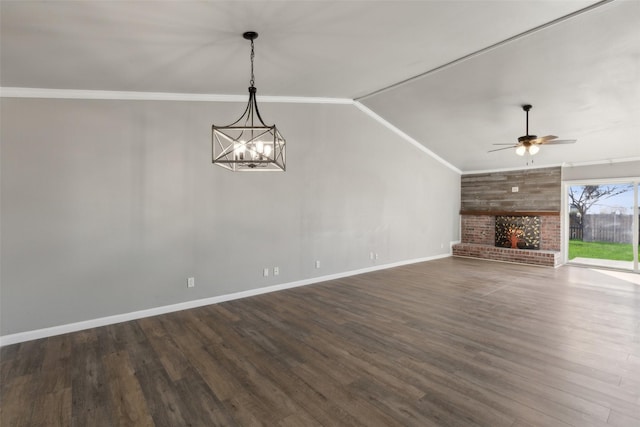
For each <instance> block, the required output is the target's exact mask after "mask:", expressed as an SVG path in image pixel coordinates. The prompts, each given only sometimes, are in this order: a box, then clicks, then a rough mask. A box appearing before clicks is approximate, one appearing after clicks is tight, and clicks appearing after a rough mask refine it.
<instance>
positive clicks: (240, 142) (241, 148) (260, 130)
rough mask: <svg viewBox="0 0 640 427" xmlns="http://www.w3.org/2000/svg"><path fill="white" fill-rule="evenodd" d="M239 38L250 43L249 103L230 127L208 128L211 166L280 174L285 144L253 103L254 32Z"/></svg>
mask: <svg viewBox="0 0 640 427" xmlns="http://www.w3.org/2000/svg"><path fill="white" fill-rule="evenodd" d="M242 36H243V37H244V38H245V39H247V40H250V41H251V80H250V81H249V83H250V85H251V86H250V87H249V102H248V104H247V108H246V109H245V110H244V113H242V116H240V118H239V119H238V120H236V121H235V122H233V123H232V124H230V125H228V126H216V125H212V126H211V145H212V151H213V163H214V164H217V165H219V166H222V167H223V168H226V169H229V170H232V171H284V170H285V144H286V142H285V140H284V138H283V137H282V135H280V132H279V131H278V129H277V128H276V125H272V126H268V125H266V124H265V123H264V121H263V120H262V117H260V112H259V111H258V103H257V101H256V88H255V86H254V84H255V77H254V75H253V58H254V48H253V41H254V40H255V39H256V38H258V33H256V32H254V31H247V32H246V33H244V34H243V35H242Z"/></svg>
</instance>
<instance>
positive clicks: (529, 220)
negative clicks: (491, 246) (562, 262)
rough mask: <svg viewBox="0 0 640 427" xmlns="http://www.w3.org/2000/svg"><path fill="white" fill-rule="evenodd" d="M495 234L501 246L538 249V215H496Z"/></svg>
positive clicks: (497, 242) (498, 244) (496, 242)
mask: <svg viewBox="0 0 640 427" xmlns="http://www.w3.org/2000/svg"><path fill="white" fill-rule="evenodd" d="M495 236H496V238H495V245H496V246H498V247H501V248H514V249H540V217H539V216H530V215H496V229H495Z"/></svg>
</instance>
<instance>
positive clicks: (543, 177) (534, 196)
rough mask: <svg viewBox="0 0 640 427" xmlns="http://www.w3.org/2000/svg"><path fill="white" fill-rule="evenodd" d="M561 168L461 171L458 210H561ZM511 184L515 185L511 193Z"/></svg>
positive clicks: (556, 211) (476, 211) (462, 211)
mask: <svg viewBox="0 0 640 427" xmlns="http://www.w3.org/2000/svg"><path fill="white" fill-rule="evenodd" d="M561 179H562V176H561V168H560V167H552V168H543V169H527V170H518V171H506V172H489V173H479V174H470V175H462V178H461V186H462V187H461V199H462V200H461V205H460V206H461V213H463V214H464V213H465V212H468V211H475V212H474V213H478V212H489V211H504V212H510V213H514V212H522V211H534V212H535V211H552V212H555V213H559V212H560V206H561V191H562V182H561ZM512 187H518V192H517V193H513V192H512V191H511V188H512Z"/></svg>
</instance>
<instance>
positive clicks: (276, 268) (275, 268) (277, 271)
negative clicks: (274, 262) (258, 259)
mask: <svg viewBox="0 0 640 427" xmlns="http://www.w3.org/2000/svg"><path fill="white" fill-rule="evenodd" d="M279 274H280V267H273V275H274V276H278V275H279Z"/></svg>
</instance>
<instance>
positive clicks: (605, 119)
mask: <svg viewBox="0 0 640 427" xmlns="http://www.w3.org/2000/svg"><path fill="white" fill-rule="evenodd" d="M0 19H1V21H0V25H1V27H0V39H1V45H0V85H1V86H2V87H3V88H4V89H6V88H50V89H81V90H107V91H139V92H170V93H189V94H238V95H244V94H245V93H246V88H247V84H248V77H249V76H248V65H249V46H248V42H247V41H246V40H244V39H243V38H242V36H241V35H242V33H243V32H244V31H247V30H254V31H257V32H258V33H259V34H260V36H259V38H258V39H257V40H256V86H257V87H258V99H259V97H260V96H261V95H263V96H264V95H271V96H282V97H319V98H344V99H355V100H356V101H358V102H359V103H361V104H362V105H364V106H366V107H367V108H369V109H371V110H372V111H373V112H375V113H376V114H377V115H379V116H380V117H382V118H383V119H385V120H386V121H388V122H390V123H391V124H392V125H394V126H395V127H396V128H398V129H399V130H401V131H402V132H404V133H405V134H407V135H408V136H409V137H410V138H412V139H413V140H415V141H417V142H418V143H420V144H422V145H424V147H426V148H427V149H428V150H430V151H431V152H433V153H435V154H436V155H437V156H439V157H440V158H442V159H444V160H445V161H446V162H448V163H449V164H451V165H453V166H454V167H455V168H457V169H459V170H460V171H463V172H470V171H480V170H491V169H502V168H518V167H525V165H526V163H527V162H529V163H530V161H531V159H527V158H526V157H525V158H523V157H519V156H516V155H515V154H514V152H513V151H512V150H503V151H499V152H495V153H487V152H488V151H489V150H491V149H493V148H496V147H495V146H494V145H493V144H494V143H510V142H513V143H515V142H516V140H517V137H518V136H520V135H524V133H525V116H524V113H523V111H522V110H521V105H522V104H533V106H534V108H533V109H532V111H531V113H530V126H529V127H530V131H531V133H534V134H537V135H547V134H554V135H558V136H559V137H561V138H563V139H577V140H578V142H577V143H576V144H572V145H558V146H553V147H551V146H549V147H543V148H542V150H541V151H540V153H539V154H537V155H536V156H535V157H534V160H535V165H537V166H544V165H558V164H563V163H589V162H599V161H609V160H612V161H615V160H620V159H638V158H640V143H639V142H638V141H637V139H638V135H640V30H639V29H638V28H640V2H639V1H637V0H616V1H604V2H593V1H582V0H571V1H559V0H558V1H546V0H533V1H527V0H518V1H489V0H469V1H324V0H322V1H321V0H318V1H300V2H294V1H211V2H204V1H197V2H196V1H162V2H151V1H83V2H79V1H11V0H2V1H1V2H0ZM290 143H295V142H294V141H290Z"/></svg>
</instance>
